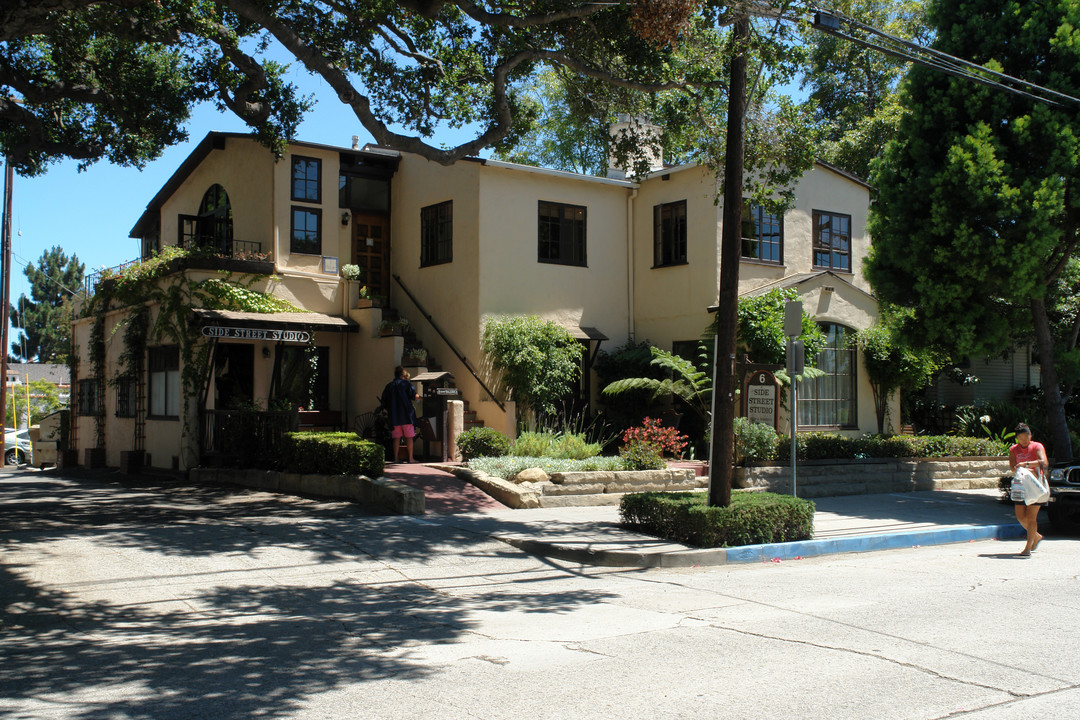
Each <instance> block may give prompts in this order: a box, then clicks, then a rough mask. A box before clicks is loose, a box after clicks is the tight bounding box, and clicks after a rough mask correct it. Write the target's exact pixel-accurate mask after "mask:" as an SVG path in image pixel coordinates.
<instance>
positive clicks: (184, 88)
mask: <svg viewBox="0 0 1080 720" xmlns="http://www.w3.org/2000/svg"><path fill="white" fill-rule="evenodd" d="M726 12H727V8H726V3H722V2H719V1H715V0H714V1H712V2H706V0H643V1H642V2H635V3H593V2H574V1H570V2H566V1H562V0H524V1H517V2H501V1H492V2H485V3H475V2H470V1H469V0H404V1H402V2H389V0H374V1H373V0H220V1H218V2H189V1H187V0H155V1H154V2H146V1H141V0H43V1H42V2H36V3H29V2H19V3H6V4H4V5H3V7H2V8H0V45H2V49H0V145H2V149H3V150H4V151H5V152H6V153H7V154H8V155H9V156H10V157H11V158H12V160H13V162H14V163H15V164H16V166H17V167H18V168H19V171H20V172H21V173H24V174H32V173H35V172H40V171H41V170H42V169H43V168H44V167H45V166H46V165H47V164H48V163H49V162H50V161H52V160H55V159H58V158H64V157H70V158H76V159H78V160H80V161H82V162H84V163H90V162H94V161H96V160H98V159H101V158H106V159H108V160H110V161H112V162H116V163H120V164H133V165H140V164H142V163H143V162H145V161H146V160H148V159H151V158H153V157H155V156H156V155H157V154H158V153H160V151H161V150H162V149H163V148H164V147H166V146H168V145H169V144H171V143H175V142H177V141H179V140H181V139H183V137H184V130H183V123H184V122H185V120H186V118H187V116H188V114H189V111H190V109H191V107H192V105H193V104H194V103H197V102H201V101H206V100H212V101H214V102H216V103H217V104H218V105H219V106H220V107H221V108H222V109H223V110H228V111H231V112H233V113H235V114H236V115H238V116H239V117H241V118H242V119H243V120H244V121H245V122H247V123H248V124H249V125H250V126H251V127H252V128H253V130H254V131H255V132H256V134H257V135H258V136H259V137H260V138H261V139H262V140H263V141H264V142H266V143H267V144H268V145H271V146H277V147H280V143H281V142H282V140H284V139H287V138H289V137H290V136H291V135H292V133H293V131H294V130H295V128H296V126H297V123H298V121H299V118H300V117H301V115H302V113H303V112H304V111H305V110H306V109H307V108H309V107H310V99H308V98H304V97H300V96H298V94H297V92H296V90H295V88H294V87H293V86H292V85H291V84H290V83H289V82H288V81H287V79H286V75H285V73H284V70H285V68H284V67H283V65H281V64H280V63H279V62H276V61H275V60H274V59H273V58H274V57H276V58H278V59H279V60H280V59H281V57H282V56H285V57H288V58H290V60H291V59H296V60H298V61H299V62H300V63H302V64H303V65H304V66H305V68H306V69H307V70H308V71H309V72H311V73H313V74H315V75H317V76H319V77H321V78H322V79H323V80H325V81H326V82H327V83H328V84H329V86H330V87H331V88H332V90H333V91H334V92H335V93H336V95H337V99H338V100H339V101H340V102H342V103H345V104H347V105H348V106H349V107H350V108H351V109H352V111H353V112H354V113H355V115H356V117H357V119H358V121H359V123H360V124H361V125H363V127H364V128H365V129H366V130H367V131H368V132H369V133H371V135H372V136H373V137H374V138H375V140H376V141H377V142H379V143H382V144H385V145H391V146H394V147H397V148H400V149H402V150H406V151H410V152H415V153H419V154H421V155H423V156H425V157H428V158H430V159H432V160H435V161H438V162H441V163H450V162H453V161H455V160H458V159H460V158H462V157H464V156H466V155H469V154H474V153H476V152H477V151H479V150H480V149H482V148H484V147H487V146H491V145H495V144H497V143H499V142H501V141H504V140H507V139H512V138H513V137H514V135H515V134H516V133H519V132H524V131H527V130H528V129H529V127H530V124H531V123H532V122H533V121H535V119H536V116H535V114H534V113H530V112H529V111H528V109H529V108H528V107H527V106H526V105H523V104H522V99H521V97H520V87H519V85H520V84H521V83H522V82H524V81H526V80H527V79H529V78H531V77H533V76H534V75H535V74H536V73H537V72H539V71H541V70H542V69H544V68H562V69H566V70H568V71H571V72H572V73H574V74H575V75H578V76H581V77H584V78H590V79H592V80H595V81H598V82H601V83H604V84H605V85H608V86H613V87H619V88H622V89H625V90H627V91H635V92H656V91H663V90H667V89H673V88H704V87H710V86H717V87H719V86H722V85H723V83H722V81H721V80H720V79H719V78H718V77H717V73H718V72H722V70H718V68H721V69H722V66H723V63H717V62H714V61H709V62H706V61H703V59H702V58H701V57H700V56H695V55H694V53H688V52H680V50H679V48H680V46H683V45H684V43H685V46H686V47H697V45H696V44H695V43H694V42H688V41H690V40H692V39H693V38H692V37H691V36H692V35H693V34H695V33H697V32H699V28H704V29H708V30H712V29H715V28H716V27H718V26H723V25H724V24H726V23H727V17H726V16H725V13H726ZM693 19H698V20H701V19H704V20H705V21H704V22H698V23H695V22H691V21H692V20H693ZM455 127H468V128H469V129H475V134H474V136H473V137H472V138H471V139H469V140H467V141H466V142H463V143H461V144H460V145H457V146H455V147H449V148H443V147H439V146H436V145H434V144H431V142H429V139H430V138H431V137H432V136H433V135H434V134H435V132H436V130H437V129H441V128H455Z"/></svg>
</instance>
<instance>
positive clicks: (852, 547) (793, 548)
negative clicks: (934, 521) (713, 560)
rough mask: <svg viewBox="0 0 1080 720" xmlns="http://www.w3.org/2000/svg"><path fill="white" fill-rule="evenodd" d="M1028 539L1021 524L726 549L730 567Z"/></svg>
mask: <svg viewBox="0 0 1080 720" xmlns="http://www.w3.org/2000/svg"><path fill="white" fill-rule="evenodd" d="M1026 535H1027V532H1026V531H1025V530H1024V528H1023V526H1021V525H1020V523H1008V524H1005V525H967V526H961V527H953V528H941V529H937V530H916V531H913V532H900V533H882V534H879V535H857V536H853V537H846V538H829V539H825V540H801V541H798V542H789V543H770V544H766V545H744V546H742V547H735V548H728V549H727V561H728V562H729V563H749V562H764V561H769V560H774V559H775V560H792V559H794V558H800V557H801V558H805V557H815V556H818V555H833V554H836V553H857V552H872V551H874V550H895V549H897V548H905V547H913V546H915V545H945V544H947V543H959V542H968V541H969V540H988V539H997V540H1010V539H1014V538H1022V537H1025V536H1026Z"/></svg>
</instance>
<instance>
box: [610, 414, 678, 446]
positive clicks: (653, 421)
mask: <svg viewBox="0 0 1080 720" xmlns="http://www.w3.org/2000/svg"><path fill="white" fill-rule="evenodd" d="M622 440H623V445H626V446H629V445H633V444H635V443H642V444H645V445H651V446H652V447H653V448H654V449H655V450H656V452H658V453H661V454H664V453H668V454H671V455H679V454H680V453H682V451H683V448H685V447H686V444H687V442H688V441H689V438H688V437H687V436H686V435H680V434H679V431H678V430H676V429H675V428H673V427H665V426H664V425H661V424H660V420H659V419H657V418H648V417H647V418H645V421H644V422H643V423H642V424H641V425H639V426H638V427H632V428H627V429H626V432H624V433H623V436H622Z"/></svg>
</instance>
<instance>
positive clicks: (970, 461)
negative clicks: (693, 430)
mask: <svg viewBox="0 0 1080 720" xmlns="http://www.w3.org/2000/svg"><path fill="white" fill-rule="evenodd" d="M1008 471H1009V461H1008V459H1007V458H1002V457H965V458H958V457H954V458H897V459H889V458H868V459H865V460H804V461H802V462H800V463H799V464H798V465H797V467H796V481H797V483H798V491H799V497H807V498H812V497H828V496H833V495H866V494H872V493H890V492H910V491H913V490H967V489H975V488H996V487H997V486H998V481H999V480H1000V478H1001V476H1002V475H1004V474H1006V473H1007V472H1008ZM732 484H733V485H734V486H735V487H737V488H749V489H755V490H769V491H772V492H780V493H790V492H791V467H790V466H789V465H788V464H787V463H784V464H782V465H781V464H768V465H765V464H762V465H748V466H746V467H740V468H736V469H735V477H734V478H733V480H732Z"/></svg>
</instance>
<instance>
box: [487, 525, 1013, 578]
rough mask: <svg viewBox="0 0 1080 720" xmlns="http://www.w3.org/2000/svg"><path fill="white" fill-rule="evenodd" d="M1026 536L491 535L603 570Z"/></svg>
mask: <svg viewBox="0 0 1080 720" xmlns="http://www.w3.org/2000/svg"><path fill="white" fill-rule="evenodd" d="M1025 536H1026V531H1025V530H1024V528H1023V527H1022V526H1021V525H1020V524H1019V523H1007V524H1004V525H961V526H957V527H951V528H940V529H936V530H915V531H911V532H899V533H881V534H876V535H858V536H854V537H846V538H827V539H822V540H801V541H797V542H789V543H767V544H763V545H744V546H741V547H733V548H690V547H686V546H682V545H674V544H673V545H672V546H671V547H672V548H673V549H671V550H654V551H646V550H601V549H595V548H583V547H575V546H573V545H569V544H566V543H559V542H548V541H545V540H536V539H533V538H528V537H523V536H520V535H497V534H496V535H492V537H493V538H495V539H496V540H501V541H502V542H505V543H507V544H508V545H512V546H514V547H516V548H518V549H520V550H524V551H525V552H527V553H530V554H533V555H540V556H543V557H550V558H555V559H558V560H566V561H569V562H576V563H580V564H582V565H596V566H600V567H640V568H652V567H670V568H675V567H694V566H715V565H728V564H734V563H757V562H769V561H780V560H794V559H802V558H807V557H817V556H821V555H838V554H841V553H861V552H875V551H878V550H896V549H899V548H905V547H918V546H922V545H947V544H951V543H962V542H971V541H975V540H1011V539H1016V538H1022V537H1025Z"/></svg>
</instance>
